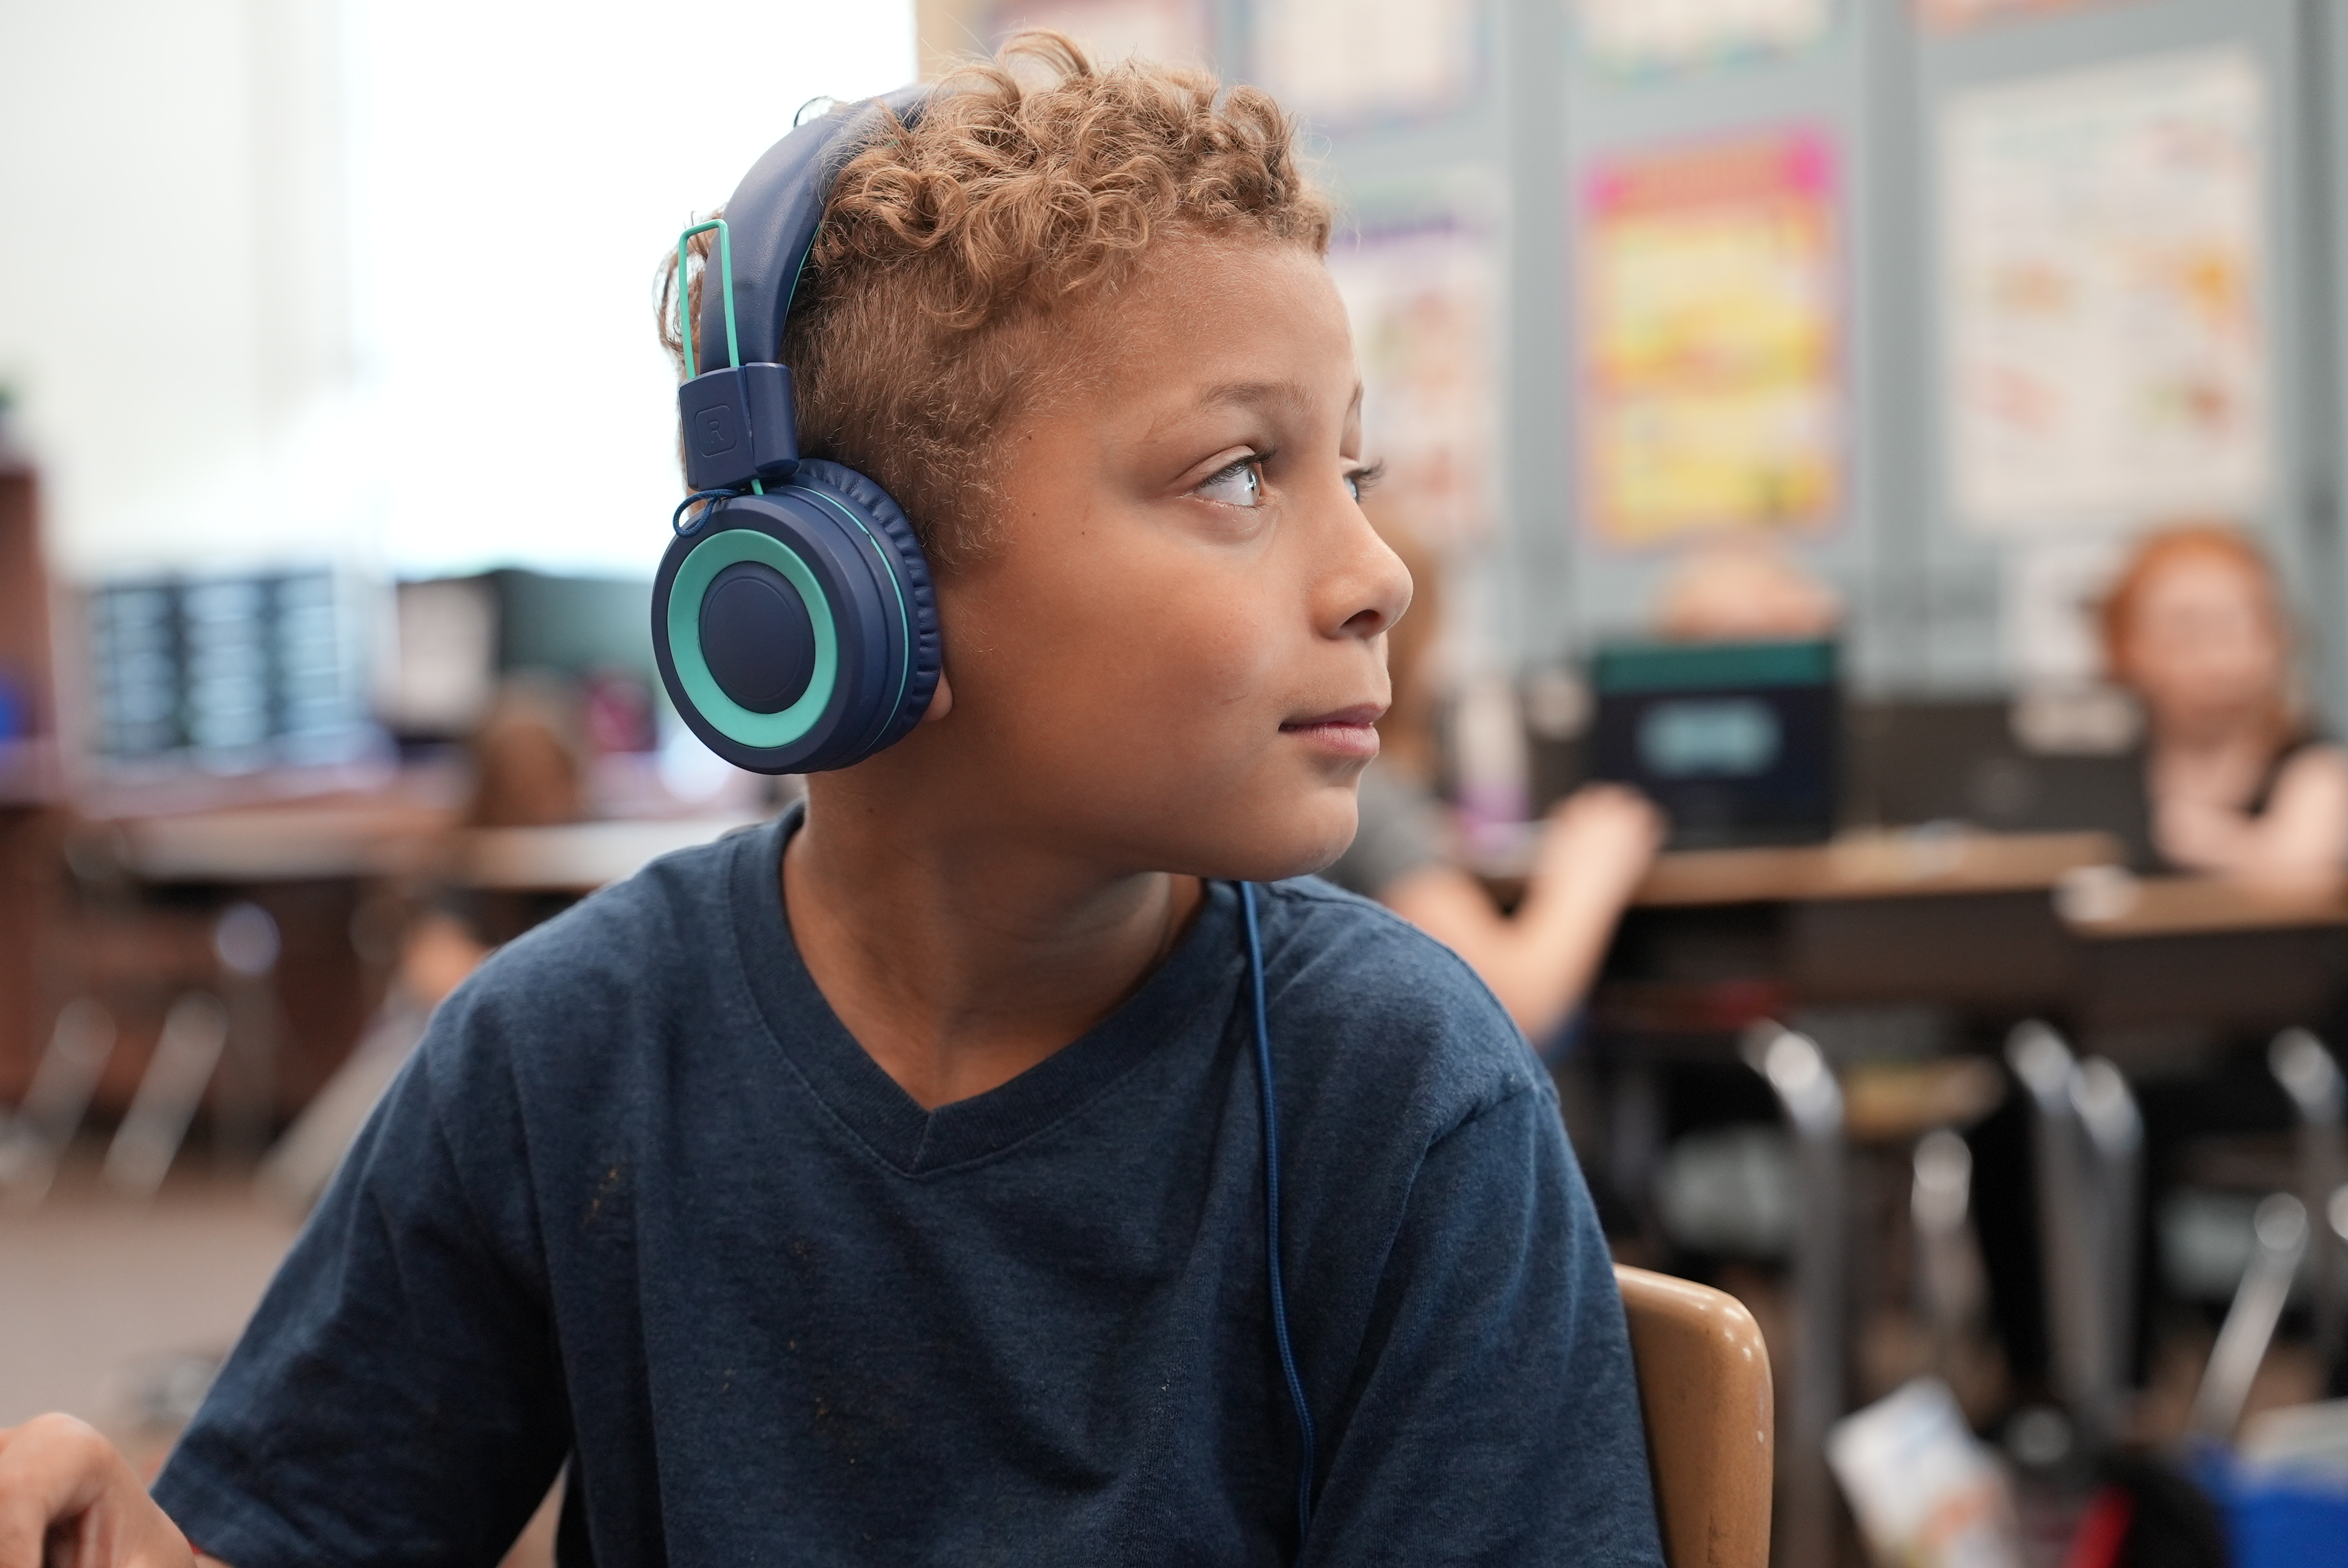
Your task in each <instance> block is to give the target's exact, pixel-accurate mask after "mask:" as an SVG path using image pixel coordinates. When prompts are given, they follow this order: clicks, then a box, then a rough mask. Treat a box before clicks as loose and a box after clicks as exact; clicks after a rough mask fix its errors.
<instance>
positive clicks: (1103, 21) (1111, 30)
mask: <svg viewBox="0 0 2348 1568" xmlns="http://www.w3.org/2000/svg"><path fill="white" fill-rule="evenodd" d="M1022 27H1049V28H1050V29H1052V30H1053V31H1054V32H1056V33H1066V35H1067V36H1070V37H1071V38H1074V39H1075V40H1076V42H1077V43H1078V44H1079V45H1081V46H1083V47H1084V49H1085V52H1086V54H1088V55H1090V56H1093V58H1094V59H1095V60H1097V61H1108V60H1121V59H1125V58H1127V57H1128V56H1137V55H1138V56H1140V57H1141V58H1143V59H1145V60H1158V61H1161V62H1164V63H1166V64H1169V65H1205V64H1207V63H1208V62H1209V61H1210V60H1212V59H1213V58H1214V32H1213V27H1212V25H1211V18H1210V16H1209V15H1208V14H1207V6H1206V4H1205V0H1003V3H1002V4H998V5H995V6H994V9H993V11H992V12H991V13H990V15H989V26H988V29H987V31H988V34H989V36H990V38H991V40H992V41H994V42H996V43H1000V42H1001V41H1002V40H1003V39H1004V38H1007V37H1009V36H1011V35H1012V34H1014V33H1015V32H1017V31H1019V29H1021V28H1022Z"/></svg>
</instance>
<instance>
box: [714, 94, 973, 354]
mask: <svg viewBox="0 0 2348 1568" xmlns="http://www.w3.org/2000/svg"><path fill="white" fill-rule="evenodd" d="M929 97H930V89H929V88H928V87H900V88H898V89H897V90H896V91H895V92H893V93H886V94H883V95H882V96H881V97H877V98H872V99H869V100H867V101H866V102H864V103H861V104H858V105H855V106H853V107H851V108H848V109H846V110H844V111H842V110H835V111H833V112H831V113H829V114H824V115H819V116H818V117H817V118H814V119H811V120H809V121H808V123H807V124H805V125H803V126H800V127H799V128H797V129H796V130H794V131H792V132H791V134H790V135H788V136H787V137H785V138H783V139H782V140H780V141H778V142H777V143H775V145H774V146H772V147H770V148H768V149H767V153H766V156H765V157H763V158H761V159H758V161H757V163H755V164H753V165H752V166H751V168H750V172H749V173H747V174H746V175H744V176H743V177H742V183H741V184H739V185H737V186H736V187H735V188H734V195H733V199H732V200H728V201H727V202H726V229H727V231H728V238H729V239H730V240H731V241H732V244H733V251H734V309H735V312H736V321H735V326H736V334H735V340H736V342H737V343H740V344H741V345H742V354H743V358H744V359H745V360H746V361H747V362H749V363H752V364H756V363H758V362H760V361H778V360H780V359H781V357H782V353H783V321H784V318H785V317H786V316H787V315H788V313H789V312H790V308H791V294H792V292H794V291H795V290H796V289H797V288H798V281H799V269H800V268H801V267H803V266H805V265H806V264H807V257H808V251H811V250H813V249H814V248H815V231H816V230H817V228H818V227H819V226H820V225H821V224H822V222H823V209H824V203H825V201H826V200H827V199H828V198H829V196H830V194H831V182H832V179H833V178H834V177H835V176H836V175H838V174H839V170H840V169H841V168H842V166H844V165H845V164H846V163H847V162H848V160H849V159H850V158H851V157H853V156H854V155H855V154H856V152H858V151H860V149H862V148H863V147H864V146H865V145H866V139H867V138H868V137H869V136H870V134H871V133H872V132H873V131H875V130H877V129H879V128H880V127H881V126H882V125H884V124H885V123H887V122H886V117H885V113H884V111H890V112H893V113H894V114H895V115H896V117H897V118H898V119H900V120H901V121H902V122H903V123H905V124H906V125H911V124H912V123H913V122H914V121H915V120H917V119H919V118H921V113H922V105H923V104H925V103H927V102H928V101H929ZM712 280H713V282H714V280H715V273H714V272H713V274H712ZM701 297H702V301H703V305H702V311H701V323H700V325H699V327H698V329H697V330H696V331H695V333H694V350H695V352H694V357H695V360H696V361H697V362H698V363H699V364H700V366H701V368H702V369H704V370H715V369H716V368H718V367H719V366H721V365H724V364H727V363H729V362H728V359H727V355H726V292H725V291H724V290H723V289H719V288H716V287H713V286H705V288H704V290H703V292H702V296H701ZM713 301H714V302H716V309H714V310H713V309H711V308H710V302H713Z"/></svg>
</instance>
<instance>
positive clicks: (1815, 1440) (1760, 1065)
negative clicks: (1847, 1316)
mask: <svg viewBox="0 0 2348 1568" xmlns="http://www.w3.org/2000/svg"><path fill="white" fill-rule="evenodd" d="M1744 1054H1745V1060H1746V1063H1747V1064H1748V1065H1750V1066H1751V1067H1752V1068H1753V1069H1754V1071H1756V1072H1758V1073H1760V1074H1761V1076H1762V1077H1763V1078H1765V1079H1766V1080H1767V1081H1768V1084H1769V1087H1770V1089H1771V1090H1772V1091H1774V1092H1775V1093H1776V1096H1777V1103H1778V1106H1779V1108H1780V1109H1781V1110H1783V1111H1784V1112H1785V1116H1786V1121H1787V1125H1788V1126H1790V1127H1791V1128H1792V1129H1793V1132H1794V1146H1795V1171H1796V1185H1797V1191H1798V1192H1799V1193H1800V1194H1801V1222H1800V1225H1799V1226H1798V1227H1797V1230H1796V1232H1795V1236H1794V1304H1795V1313H1796V1321H1797V1329H1796V1341H1795V1353H1796V1356H1797V1363H1796V1367H1795V1374H1794V1388H1793V1390H1792V1392H1793V1398H1792V1399H1790V1400H1789V1401H1788V1405H1787V1416H1788V1418H1789V1419H1788V1420H1787V1442H1786V1444H1785V1446H1784V1448H1783V1449H1781V1450H1779V1451H1780V1454H1781V1456H1782V1462H1783V1464H1784V1467H1785V1468H1784V1475H1785V1486H1786V1511H1785V1516H1784V1517H1785V1526H1784V1532H1783V1534H1782V1535H1781V1536H1780V1538H1779V1540H1780V1544H1781V1547H1782V1549H1783V1552H1782V1556H1781V1559H1780V1560H1781V1561H1784V1562H1788V1563H1831V1562H1832V1561H1833V1560H1834V1545H1835V1509H1834V1480H1833V1477H1832V1475H1831V1473H1830V1472H1829V1471H1828V1469H1827V1458H1826V1444H1827V1431H1828V1428H1830V1427H1831V1426H1833V1424H1834V1422H1835V1420H1836V1419H1837V1418H1838V1417H1839V1416H1840V1415H1841V1414H1842V1409H1843V1351H1844V1343H1843V1317H1844V1313H1843V1291H1844V1286H1845V1282H1844V1278H1843V1255H1844V1250H1845V1247H1844V1226H1845V1224H1846V1221H1845V1218H1844V1213H1845V1203H1846V1198H1845V1193H1844V1171H1843V1107H1842V1089H1841V1087H1840V1086H1839V1085H1838V1084H1837V1083H1836V1081H1835V1076H1834V1070H1833V1069H1832V1068H1830V1067H1829V1066H1828V1064H1827V1060H1826V1058H1825V1056H1824V1055H1823V1054H1821V1053H1820V1052H1819V1050H1818V1046H1817V1045H1816V1044H1814V1043H1813V1042H1812V1041H1811V1040H1809V1039H1808V1038H1807V1036H1804V1035H1800V1034H1797V1033H1795V1032H1794V1031H1793V1030H1789V1029H1785V1028H1782V1027H1780V1026H1778V1025H1776V1024H1762V1025H1758V1026H1756V1028H1755V1030H1754V1031H1753V1032H1752V1033H1751V1034H1750V1035H1748V1036H1747V1037H1746V1041H1745V1050H1744Z"/></svg>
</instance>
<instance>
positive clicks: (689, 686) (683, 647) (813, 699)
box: [668, 528, 839, 748]
mask: <svg viewBox="0 0 2348 1568" xmlns="http://www.w3.org/2000/svg"><path fill="white" fill-rule="evenodd" d="M736 561H757V562H758V563H760V564H761V565H764V566H769V567H772V568H774V569H776V570H777V571H778V572H781V573H782V574H783V576H784V577H785V578H787V579H789V581H790V585H791V586H792V587H793V588H795V589H798V594H799V599H800V600H801V601H802V602H803V603H805V604H806V606H807V611H808V620H810V621H812V622H813V623H814V626H815V673H814V674H812V675H811V676H809V677H808V683H807V690H806V691H805V692H801V693H800V694H799V699H798V702H793V703H792V704H791V705H790V706H789V707H788V708H785V709H784V710H783V711H782V712H778V713H759V712H753V711H751V710H750V709H748V708H745V707H743V706H742V705H741V704H740V703H739V702H736V701H734V699H733V698H731V697H729V696H727V695H726V692H725V689H724V688H722V687H720V686H719V685H718V684H717V677H716V676H715V675H713V674H711V673H710V672H709V661H707V660H706V659H705V658H703V657H702V653H701V601H702V599H703V597H704V596H705V595H706V594H707V593H708V591H709V585H710V582H711V581H712V580H713V579H715V578H716V576H717V574H718V573H719V572H721V571H724V570H725V569H726V568H727V567H729V566H732V565H734V564H735V563H736ZM668 648H669V657H670V658H671V659H673V660H674V661H675V663H676V678H677V682H678V684H680V685H682V686H683V687H684V688H685V695H686V696H687V697H689V698H691V699H692V701H693V705H694V707H695V708H696V709H698V710H699V711H700V712H701V715H702V717H703V718H705V719H706V720H708V721H709V723H711V724H713V725H714V726H716V729H717V730H718V731H719V732H720V733H723V734H724V735H725V736H726V738H727V739H729V740H732V741H736V742H739V743H741V744H743V745H746V746H757V747H761V748H772V747H776V746H788V745H789V744H790V743H792V742H793V741H796V740H798V738H799V737H800V736H802V735H804V734H806V733H808V731H809V730H811V729H813V728H814V727H815V723H816V721H817V720H819V719H820V718H822V717H823V711H824V708H825V706H826V705H827V704H829V702H830V701H831V692H832V688H833V687H834V686H835V685H837V684H838V682H839V631H838V630H837V629H836V628H835V627H834V626H833V625H832V620H831V604H830V602H829V600H826V599H825V598H824V594H823V588H822V585H821V584H819V583H818V582H817V581H816V579H815V573H813V572H811V571H809V570H808V566H807V563H806V562H805V561H803V560H801V559H799V558H798V556H797V555H796V554H794V553H793V552H792V551H791V549H790V548H789V547H788V546H787V545H785V544H784V543H783V542H782V541H781V540H780V539H778V538H775V537H774V536H773V535H771V534H763V533H760V532H759V531H758V530H757V529H756V528H727V529H726V530H724V531H723V532H721V533H716V534H712V535H710V536H709V538H705V539H704V540H702V541H701V543H699V544H698V545H695V547H694V548H693V553H692V554H690V555H688V556H686V557H685V559H684V561H683V562H681V563H680V564H679V565H678V567H677V569H676V581H675V585H674V586H673V587H672V588H671V589H670V590H669V598H668Z"/></svg>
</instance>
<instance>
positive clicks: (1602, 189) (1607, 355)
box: [1581, 130, 1844, 547]
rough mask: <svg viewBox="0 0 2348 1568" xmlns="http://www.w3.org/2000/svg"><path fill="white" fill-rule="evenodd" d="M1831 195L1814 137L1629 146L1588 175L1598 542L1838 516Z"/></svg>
mask: <svg viewBox="0 0 2348 1568" xmlns="http://www.w3.org/2000/svg"><path fill="white" fill-rule="evenodd" d="M1835 202H1836V191H1835V160H1834V154H1833V149H1832V148H1831V146H1830V145H1829V143H1828V140H1827V139H1826V138H1825V137H1824V136H1823V135H1821V134H1818V133H1817V132H1814V131H1807V130H1804V131H1796V132H1791V133H1786V134H1776V135H1767V136H1756V137H1749V138H1738V139H1733V140H1723V141H1715V142H1705V143H1701V144H1696V145H1693V146H1684V147H1680V148H1677V149H1669V150H1665V151H1660V152H1643V153H1637V154H1632V155H1629V156H1626V157H1622V158H1620V159H1614V160H1611V161H1606V162H1602V163H1600V164H1599V165H1598V166H1597V167H1596V168H1595V169H1593V170H1592V172H1591V174H1590V175H1589V177H1588V179H1587V180H1586V183H1585V186H1584V189H1583V192H1582V201H1581V217H1582V231H1583V234H1584V236H1585V238H1584V241H1583V253H1582V256H1581V272H1582V291H1581V293H1582V299H1581V308H1582V318H1583V330H1582V333H1581V339H1582V343H1583V344H1584V349H1583V354H1584V366H1583V383H1584V387H1583V394H1584V395H1583V397H1582V400H1581V401H1582V405H1583V415H1582V419H1583V430H1582V451H1583V458H1584V461H1583V471H1584V474H1585V483H1586V485H1587V487H1588V495H1587V507H1586V508H1585V509H1586V512H1587V515H1588V516H1589V518H1590V519H1591V526H1592V527H1593V528H1594V529H1595V531H1596V533H1597V534H1598V536H1599V537H1600V538H1602V539H1604V540H1606V541H1607V542H1609V543H1612V544H1615V545H1619V546H1627V547H1640V546H1648V545H1659V544H1664V543H1668V542H1672V541H1674V540H1677V539H1680V538H1685V537H1686V536H1689V535H1691V534H1698V533H1709V532H1724V531H1725V532H1737V531H1751V532H1766V533H1801V532H1811V531H1816V530H1818V529H1820V528H1824V527H1826V526H1827V525H1828V524H1829V523H1830V522H1831V521H1832V520H1833V519H1834V518H1835V517H1836V515H1837V511H1838V507H1839V505H1840V500H1841V494H1840V492H1841V488H1842V456H1843V425H1844V410H1843V397H1844V394H1843V388H1842V380H1841V375H1840V372H1839V363H1838V362H1839V350H1838V321H1837V314H1838V304H1839V301H1840V294H1841V287H1840V281H1839V278H1838V263H1837V238H1836V207H1835Z"/></svg>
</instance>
